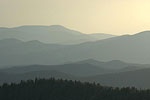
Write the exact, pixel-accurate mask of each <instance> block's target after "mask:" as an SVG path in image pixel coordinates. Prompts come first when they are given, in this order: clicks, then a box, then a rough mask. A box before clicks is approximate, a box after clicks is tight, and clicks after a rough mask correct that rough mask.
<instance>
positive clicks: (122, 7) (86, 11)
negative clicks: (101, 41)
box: [0, 0, 150, 34]
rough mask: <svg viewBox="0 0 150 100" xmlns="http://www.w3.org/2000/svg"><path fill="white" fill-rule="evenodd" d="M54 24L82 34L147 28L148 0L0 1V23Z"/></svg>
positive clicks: (13, 24) (138, 30)
mask: <svg viewBox="0 0 150 100" xmlns="http://www.w3.org/2000/svg"><path fill="white" fill-rule="evenodd" d="M53 24H60V25H64V26H66V27H68V28H71V29H75V30H78V31H81V32H84V33H97V32H101V33H111V34H127V33H130V34H132V33H137V32H140V31H144V30H150V0H0V26H7V27H15V26H20V25H53Z"/></svg>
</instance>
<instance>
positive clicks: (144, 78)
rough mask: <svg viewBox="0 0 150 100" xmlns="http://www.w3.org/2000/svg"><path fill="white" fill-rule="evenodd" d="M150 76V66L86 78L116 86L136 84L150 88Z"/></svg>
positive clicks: (139, 86)
mask: <svg viewBox="0 0 150 100" xmlns="http://www.w3.org/2000/svg"><path fill="white" fill-rule="evenodd" d="M149 76H150V68H146V69H141V70H135V71H128V72H121V73H112V74H105V75H97V76H92V77H88V78H86V79H85V80H87V81H94V82H98V83H101V84H102V85H107V86H115V87H118V86H119V87H124V86H125V87H126V86H130V87H131V86H134V87H138V88H150V78H149Z"/></svg>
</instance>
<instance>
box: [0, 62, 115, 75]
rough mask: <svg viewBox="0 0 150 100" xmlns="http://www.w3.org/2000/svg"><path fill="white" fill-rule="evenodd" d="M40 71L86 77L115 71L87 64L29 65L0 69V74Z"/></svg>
mask: <svg viewBox="0 0 150 100" xmlns="http://www.w3.org/2000/svg"><path fill="white" fill-rule="evenodd" d="M41 70H46V71H48V70H56V71H59V72H63V73H67V74H72V75H74V76H80V77H85V76H86V77H87V76H93V75H99V74H106V73H113V72H116V71H117V70H113V69H107V68H104V66H94V65H91V64H88V63H82V64H79V63H72V64H64V65H30V66H17V67H11V68H6V69H1V70H0V72H4V73H13V74H22V73H27V72H32V71H41Z"/></svg>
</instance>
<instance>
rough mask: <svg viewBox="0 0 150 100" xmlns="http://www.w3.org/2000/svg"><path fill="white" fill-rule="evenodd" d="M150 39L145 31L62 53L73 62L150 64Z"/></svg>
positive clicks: (91, 43)
mask: <svg viewBox="0 0 150 100" xmlns="http://www.w3.org/2000/svg"><path fill="white" fill-rule="evenodd" d="M149 37H150V31H145V32H142V33H138V34H135V35H124V36H119V37H114V38H110V39H105V40H100V41H96V42H87V43H82V44H79V45H75V46H70V47H68V48H66V50H61V51H62V52H61V53H62V54H65V55H69V56H68V58H69V60H72V61H74V60H82V59H85V58H86V59H89V58H92V59H96V60H100V61H111V60H121V61H125V62H130V63H148V64H149V62H150V55H148V54H149V51H150V46H149V43H150V39H149ZM67 49H68V50H69V52H67ZM66 58H67V57H66Z"/></svg>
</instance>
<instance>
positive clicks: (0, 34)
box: [0, 25, 109, 44]
mask: <svg viewBox="0 0 150 100" xmlns="http://www.w3.org/2000/svg"><path fill="white" fill-rule="evenodd" d="M100 37H102V38H100ZM103 37H105V35H102V36H95V35H94V36H90V35H87V34H83V33H81V32H78V31H74V30H70V29H68V28H66V27H64V26H61V25H52V26H20V27H15V28H3V27H0V39H6V38H16V39H19V40H23V41H31V40H38V41H41V42H44V43H57V44H78V43H83V42H87V41H95V40H100V39H103ZM106 38H109V36H108V35H106Z"/></svg>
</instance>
